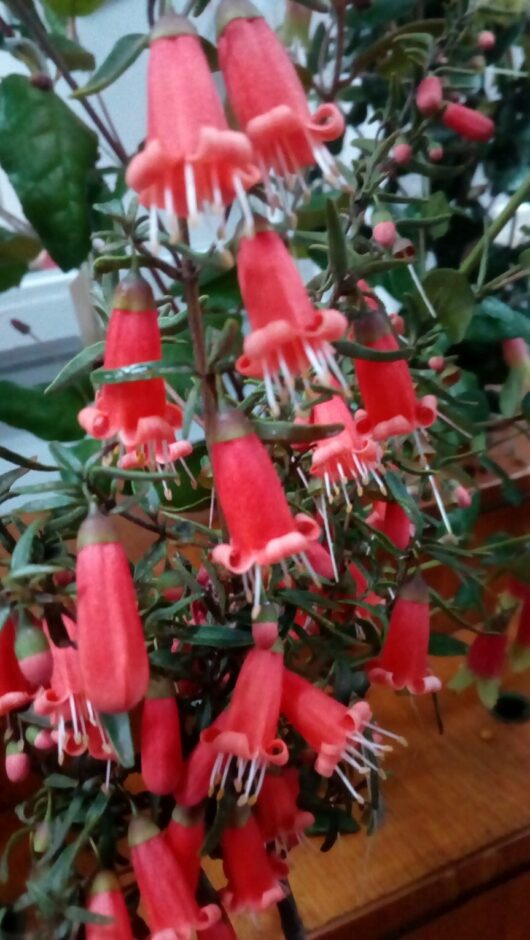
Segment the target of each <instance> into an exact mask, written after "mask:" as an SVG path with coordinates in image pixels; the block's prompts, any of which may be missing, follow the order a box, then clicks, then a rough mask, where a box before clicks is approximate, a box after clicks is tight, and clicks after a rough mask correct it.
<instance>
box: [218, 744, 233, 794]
mask: <svg viewBox="0 0 530 940" xmlns="http://www.w3.org/2000/svg"><path fill="white" fill-rule="evenodd" d="M231 764H232V755H231V754H230V755H229V757H228V759H227V761H226V764H225V766H224V770H223V776H222V777H221V783H220V784H219V794H218V798H219V799H222V797H223V795H224V792H225V786H226V780H227V777H228V771H229V770H230V765H231Z"/></svg>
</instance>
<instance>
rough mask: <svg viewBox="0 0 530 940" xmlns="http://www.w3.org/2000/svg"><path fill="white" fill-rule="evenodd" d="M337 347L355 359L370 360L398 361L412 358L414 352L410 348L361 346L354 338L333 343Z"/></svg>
mask: <svg viewBox="0 0 530 940" xmlns="http://www.w3.org/2000/svg"><path fill="white" fill-rule="evenodd" d="M333 345H334V346H335V349H336V350H338V352H340V354H341V355H342V356H352V358H354V359H367V360H368V361H369V362H396V361H397V360H399V359H410V357H411V355H412V353H411V350H410V349H405V348H402V349H391V350H388V351H381V350H379V349H371V348H370V347H369V346H361V344H360V343H355V342H353V340H349V339H340V340H338V342H336V343H334V344H333Z"/></svg>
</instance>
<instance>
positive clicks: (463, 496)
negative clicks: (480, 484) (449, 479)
mask: <svg viewBox="0 0 530 940" xmlns="http://www.w3.org/2000/svg"><path fill="white" fill-rule="evenodd" d="M453 497H454V500H455V503H456V504H457V506H459V507H460V509H469V507H470V506H471V502H472V499H471V493H470V492H469V490H466V488H465V486H457V487H455V490H454V493H453Z"/></svg>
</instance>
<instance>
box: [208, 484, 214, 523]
mask: <svg viewBox="0 0 530 940" xmlns="http://www.w3.org/2000/svg"><path fill="white" fill-rule="evenodd" d="M214 512H215V487H213V486H212V493H211V496H210V514H209V516H208V528H209V529H211V528H212V526H213V514H214Z"/></svg>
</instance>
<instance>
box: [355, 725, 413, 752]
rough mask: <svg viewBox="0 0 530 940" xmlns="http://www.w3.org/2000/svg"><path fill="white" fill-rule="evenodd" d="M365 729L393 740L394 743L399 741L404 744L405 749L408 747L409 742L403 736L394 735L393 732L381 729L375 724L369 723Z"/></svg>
mask: <svg viewBox="0 0 530 940" xmlns="http://www.w3.org/2000/svg"><path fill="white" fill-rule="evenodd" d="M365 728H369V729H370V731H373V732H374V734H381V735H383V737H385V738H392V739H393V740H394V741H398V743H399V744H402V745H403V747H408V746H409V742H408V741H407V739H406V738H404V737H403V735H401V734H394V732H393V731H387V730H386V728H380V727H379V725H374V724H373V722H371V721H367V722H366V724H365Z"/></svg>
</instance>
